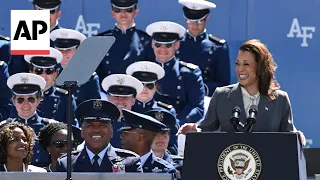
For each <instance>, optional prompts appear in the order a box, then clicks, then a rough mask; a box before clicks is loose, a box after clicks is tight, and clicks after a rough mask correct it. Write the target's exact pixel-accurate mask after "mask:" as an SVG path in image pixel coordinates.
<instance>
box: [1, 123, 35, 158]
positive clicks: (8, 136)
mask: <svg viewBox="0 0 320 180" xmlns="http://www.w3.org/2000/svg"><path fill="white" fill-rule="evenodd" d="M15 128H20V129H21V130H22V131H23V133H24V135H25V136H26V139H27V143H28V146H27V152H28V154H27V156H26V157H25V158H24V159H23V163H24V164H29V163H30V162H31V158H32V155H33V147H34V143H35V142H34V138H35V133H34V131H33V129H32V128H31V127H29V126H27V125H25V124H22V123H19V122H10V123H7V124H4V125H3V126H2V127H1V129H0V164H6V163H7V156H8V146H9V144H10V143H11V142H12V141H13V139H14V137H13V130H14V129H15Z"/></svg>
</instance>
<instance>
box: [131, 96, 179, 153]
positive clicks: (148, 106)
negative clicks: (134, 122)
mask: <svg viewBox="0 0 320 180" xmlns="http://www.w3.org/2000/svg"><path fill="white" fill-rule="evenodd" d="M152 109H165V110H166V111H169V112H170V113H171V114H173V115H174V116H175V117H176V116H177V114H176V110H175V109H174V108H173V107H172V106H171V105H167V104H164V103H161V102H159V101H158V102H156V101H155V100H154V99H152V100H150V101H149V102H146V103H143V102H141V101H139V100H136V102H135V104H134V105H133V106H132V111H134V112H138V113H142V114H144V113H145V112H147V111H149V110H152ZM179 128H180V124H179V120H178V119H176V125H175V127H174V128H171V129H170V141H169V145H168V150H169V151H170V153H172V154H177V153H178V138H177V136H176V134H177V132H178V129H179Z"/></svg>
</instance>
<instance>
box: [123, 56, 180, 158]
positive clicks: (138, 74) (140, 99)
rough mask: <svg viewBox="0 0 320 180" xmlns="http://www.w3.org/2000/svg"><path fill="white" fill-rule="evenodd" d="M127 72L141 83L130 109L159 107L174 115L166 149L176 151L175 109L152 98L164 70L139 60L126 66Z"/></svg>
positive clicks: (176, 126)
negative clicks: (139, 91)
mask: <svg viewBox="0 0 320 180" xmlns="http://www.w3.org/2000/svg"><path fill="white" fill-rule="evenodd" d="M127 74H128V75H131V76H133V77H135V78H137V79H138V80H139V81H141V82H142V84H143V90H142V92H141V93H139V94H138V95H137V98H136V99H137V100H136V103H135V104H134V105H133V107H132V111H134V112H138V113H142V114H144V113H145V112H146V111H149V110H152V109H158V110H159V109H160V110H163V111H168V112H169V111H170V113H171V114H172V117H174V119H175V122H174V127H175V128H173V129H172V131H171V132H172V133H171V136H170V142H169V146H168V150H169V151H170V152H171V153H172V154H177V153H178V142H177V137H176V133H177V132H178V129H179V128H180V125H179V120H177V119H176V118H175V117H176V110H175V109H174V108H173V106H172V105H168V104H165V103H162V102H160V101H158V102H156V101H155V100H154V98H153V96H154V94H155V93H156V91H157V89H158V80H159V79H162V78H163V76H164V70H163V68H162V67H161V66H159V65H158V64H156V63H154V62H150V61H139V62H135V63H133V64H131V65H130V66H129V67H128V68H127Z"/></svg>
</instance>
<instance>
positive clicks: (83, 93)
mask: <svg viewBox="0 0 320 180" xmlns="http://www.w3.org/2000/svg"><path fill="white" fill-rule="evenodd" d="M50 38H51V40H52V41H53V42H54V48H55V49H57V50H59V51H60V52H61V53H62V55H63V58H62V61H61V62H60V64H61V69H60V70H59V73H61V72H62V70H63V68H64V67H66V66H67V64H68V63H69V61H70V59H71V58H72V56H73V55H74V54H75V52H76V50H77V48H78V47H79V46H80V44H81V43H82V42H83V41H84V40H85V39H86V36H85V35H84V34H82V33H80V32H78V31H76V30H73V29H64V28H62V29H57V30H54V31H52V32H51V33H50ZM72 94H73V95H74V98H75V100H76V103H77V105H78V104H80V103H81V102H83V101H85V100H88V99H101V96H100V82H99V77H98V75H97V74H96V73H93V74H92V76H91V77H90V79H89V80H88V82H86V83H85V84H83V85H81V86H76V87H74V88H73V89H72Z"/></svg>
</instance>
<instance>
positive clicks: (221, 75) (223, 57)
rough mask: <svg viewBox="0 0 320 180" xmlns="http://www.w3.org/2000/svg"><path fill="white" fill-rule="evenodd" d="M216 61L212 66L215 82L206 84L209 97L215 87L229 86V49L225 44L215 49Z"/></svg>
mask: <svg viewBox="0 0 320 180" xmlns="http://www.w3.org/2000/svg"><path fill="white" fill-rule="evenodd" d="M215 52H216V54H215V56H216V58H215V59H216V61H215V66H214V79H215V81H210V82H207V83H206V85H207V86H208V88H209V94H208V95H209V96H210V97H211V96H212V94H213V93H214V90H215V89H216V88H217V87H222V86H226V85H229V84H230V76H231V74H230V73H231V72H230V56H229V47H228V44H227V43H225V44H224V45H223V46H220V47H217V49H216V51H215Z"/></svg>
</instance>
